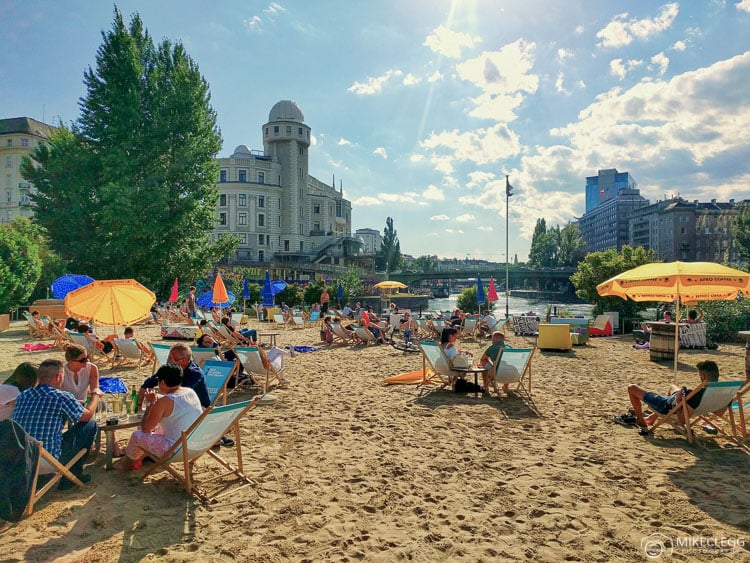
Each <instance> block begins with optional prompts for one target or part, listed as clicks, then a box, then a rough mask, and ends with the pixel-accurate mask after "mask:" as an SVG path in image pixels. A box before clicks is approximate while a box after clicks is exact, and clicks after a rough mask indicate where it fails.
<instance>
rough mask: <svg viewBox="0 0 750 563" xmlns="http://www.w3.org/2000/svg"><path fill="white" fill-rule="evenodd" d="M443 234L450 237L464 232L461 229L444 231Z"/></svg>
mask: <svg viewBox="0 0 750 563" xmlns="http://www.w3.org/2000/svg"><path fill="white" fill-rule="evenodd" d="M445 232H446V233H448V234H451V235H462V234H464V232H463V231H462V230H461V229H445Z"/></svg>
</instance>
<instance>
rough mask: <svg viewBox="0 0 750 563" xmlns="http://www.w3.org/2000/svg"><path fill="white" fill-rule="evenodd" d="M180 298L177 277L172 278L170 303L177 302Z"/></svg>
mask: <svg viewBox="0 0 750 563" xmlns="http://www.w3.org/2000/svg"><path fill="white" fill-rule="evenodd" d="M179 298H180V293H179V290H178V286H177V278H175V279H174V284H172V292H171V293H170V294H169V302H170V303H177V301H178V300H179Z"/></svg>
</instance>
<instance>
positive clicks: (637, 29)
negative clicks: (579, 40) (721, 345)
mask: <svg viewBox="0 0 750 563" xmlns="http://www.w3.org/2000/svg"><path fill="white" fill-rule="evenodd" d="M679 11H680V6H679V4H677V2H672V3H670V4H666V5H665V6H662V9H661V11H660V12H659V14H658V15H657V16H656V17H655V18H644V19H642V20H638V19H635V18H631V19H628V14H627V13H623V14H618V15H616V16H615V17H614V18H613V19H612V21H610V22H609V23H608V24H607V25H606V26H604V28H602V29H601V30H599V31H598V32H597V33H596V36H597V37H598V38H599V39H601V42H600V43H597V46H598V47H623V46H625V45H629V44H630V43H632V42H633V39H635V38H638V39H646V38H647V37H650V36H651V35H654V34H656V33H659V32H661V31H664V30H665V29H668V28H669V27H670V26H671V25H672V23H673V22H674V20H675V18H676V17H677V14H678V13H679Z"/></svg>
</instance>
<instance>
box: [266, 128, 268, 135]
mask: <svg viewBox="0 0 750 563" xmlns="http://www.w3.org/2000/svg"><path fill="white" fill-rule="evenodd" d="M266 137H268V127H266Z"/></svg>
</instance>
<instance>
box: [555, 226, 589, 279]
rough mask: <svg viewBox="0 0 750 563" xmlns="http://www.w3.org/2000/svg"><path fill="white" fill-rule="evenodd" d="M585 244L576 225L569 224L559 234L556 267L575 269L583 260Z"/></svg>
mask: <svg viewBox="0 0 750 563" xmlns="http://www.w3.org/2000/svg"><path fill="white" fill-rule="evenodd" d="M584 246H585V243H584V242H583V238H582V237H581V231H580V229H579V228H578V225H576V224H575V223H570V224H568V225H566V226H565V227H564V228H563V230H562V231H561V232H560V248H559V251H558V253H557V265H558V266H560V267H563V268H575V267H576V265H577V264H578V262H580V261H581V260H583V258H584V256H585V255H586V253H585V252H584V250H583V249H584Z"/></svg>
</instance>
